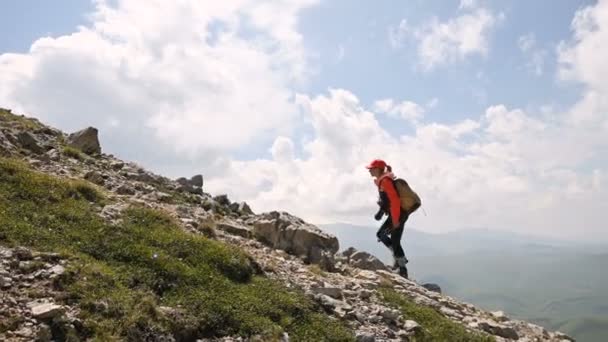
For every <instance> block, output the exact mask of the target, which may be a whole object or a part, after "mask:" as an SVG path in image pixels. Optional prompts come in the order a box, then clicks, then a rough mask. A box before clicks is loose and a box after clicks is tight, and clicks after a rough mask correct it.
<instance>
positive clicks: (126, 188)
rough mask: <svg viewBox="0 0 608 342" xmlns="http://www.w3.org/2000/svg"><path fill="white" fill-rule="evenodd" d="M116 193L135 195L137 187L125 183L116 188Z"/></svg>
mask: <svg viewBox="0 0 608 342" xmlns="http://www.w3.org/2000/svg"><path fill="white" fill-rule="evenodd" d="M116 193H117V194H119V195H135V189H133V187H131V186H130V185H128V184H126V183H125V184H122V185H120V186H119V187H118V188H116Z"/></svg>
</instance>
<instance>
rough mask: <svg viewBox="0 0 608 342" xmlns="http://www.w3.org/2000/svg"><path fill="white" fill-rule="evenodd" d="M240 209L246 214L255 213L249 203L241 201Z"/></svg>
mask: <svg viewBox="0 0 608 342" xmlns="http://www.w3.org/2000/svg"><path fill="white" fill-rule="evenodd" d="M238 211H239V212H240V213H242V214H245V215H254V213H253V210H251V208H250V207H249V205H248V204H247V203H245V202H241V203H240V204H239V208H238Z"/></svg>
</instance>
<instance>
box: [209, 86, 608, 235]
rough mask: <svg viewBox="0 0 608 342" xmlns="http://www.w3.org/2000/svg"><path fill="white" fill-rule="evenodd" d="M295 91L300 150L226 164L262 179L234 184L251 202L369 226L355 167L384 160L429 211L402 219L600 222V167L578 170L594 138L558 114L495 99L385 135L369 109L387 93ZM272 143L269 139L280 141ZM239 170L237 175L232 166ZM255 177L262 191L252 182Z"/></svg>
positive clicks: (361, 174) (546, 224) (515, 224)
mask: <svg viewBox="0 0 608 342" xmlns="http://www.w3.org/2000/svg"><path fill="white" fill-rule="evenodd" d="M298 99H299V100H298V103H299V105H300V106H301V107H302V109H303V112H304V115H305V116H306V117H308V118H309V119H310V120H311V122H313V126H314V132H315V137H314V139H313V140H311V141H308V142H306V143H304V144H303V146H302V148H303V149H304V150H305V151H306V153H305V154H304V155H303V156H302V157H300V158H294V159H292V160H290V162H288V163H287V162H278V161H277V158H274V160H256V161H251V162H234V163H233V164H232V168H231V169H230V170H231V171H230V172H229V173H228V176H227V177H228V178H230V179H231V180H232V181H233V182H235V183H238V184H241V181H240V180H241V179H242V183H245V184H246V183H247V182H248V181H249V180H250V179H252V178H254V179H255V178H256V176H255V175H259V176H260V177H261V178H262V179H264V181H263V182H259V183H258V184H257V185H256V184H253V183H251V182H250V183H249V184H250V185H251V188H243V187H242V186H241V187H240V188H239V189H240V190H242V191H243V193H247V194H249V195H250V197H246V198H247V200H249V201H251V203H252V204H253V205H254V206H255V207H256V208H257V209H258V210H272V209H276V208H281V209H284V210H288V211H291V212H293V213H296V214H297V215H300V216H302V217H306V218H309V219H310V220H312V221H315V222H330V221H346V222H352V223H358V224H362V223H363V224H365V223H369V224H373V221H372V219H371V218H370V217H371V215H372V214H373V212H374V209H375V208H374V206H375V204H374V198H375V196H376V190H375V189H374V185H373V183H372V181H371V179H370V177H369V174H368V173H367V170H365V168H364V165H365V164H366V163H367V162H369V160H371V159H374V158H383V159H385V160H386V161H387V162H389V164H391V165H392V166H393V168H394V170H395V171H396V172H397V174H398V175H400V176H403V177H405V178H406V179H407V180H408V181H409V182H410V184H412V186H413V187H414V188H415V189H416V191H418V192H419V193H420V194H421V196H422V197H423V201H424V206H425V210H426V211H427V212H428V216H424V215H423V214H422V213H420V214H417V215H415V216H414V217H412V219H411V220H410V221H409V223H408V225H410V226H414V227H417V228H421V229H425V230H428V231H445V230H447V229H455V228H459V227H493V228H503V229H510V230H520V231H521V232H523V233H535V234H537V233H538V234H543V233H545V234H548V235H561V236H564V237H565V236H579V237H580V235H581V234H582V235H587V236H588V235H589V234H596V233H598V232H599V231H600V229H601V227H602V225H603V221H601V220H599V217H600V216H601V211H602V210H605V209H606V208H605V203H607V202H606V199H608V193H606V191H605V190H602V189H601V188H600V187H599V185H600V184H601V183H600V182H601V181H602V171H601V170H599V169H596V170H595V171H591V172H583V171H581V170H580V168H581V167H584V166H585V165H586V164H587V163H588V162H589V161H590V160H593V158H596V157H597V154H598V153H599V151H600V150H598V148H599V146H598V145H597V143H598V141H595V140H594V139H589V137H588V136H587V135H588V133H589V132H586V131H577V130H572V127H571V126H570V125H569V124H568V120H567V115H555V117H554V120H552V121H550V122H547V121H544V120H541V118H540V117H539V116H537V115H534V114H533V113H527V112H525V111H524V110H522V109H509V108H507V107H506V106H504V105H495V106H490V107H488V108H487V109H486V110H485V112H484V113H481V115H479V117H478V118H477V119H465V120H462V121H460V122H456V123H454V124H441V123H433V122H430V123H420V124H418V125H417V126H416V130H415V133H413V134H409V135H403V136H391V135H390V134H389V133H388V132H387V131H386V129H385V128H384V127H382V125H380V123H379V121H378V117H377V115H378V112H376V109H377V108H390V107H391V106H389V105H387V103H388V102H389V101H384V102H382V101H380V102H379V103H376V104H375V105H374V107H376V108H375V109H372V110H369V109H366V108H365V107H364V106H363V105H362V104H361V103H360V101H359V100H358V98H357V97H356V95H354V94H353V93H351V92H349V91H347V90H344V89H330V91H329V92H328V94H326V95H318V96H316V97H314V98H311V97H309V96H306V95H299V96H298ZM392 104H394V103H392ZM281 141H282V142H280V141H279V140H277V142H275V146H278V145H280V144H284V143H286V141H283V139H281ZM285 145H286V146H290V147H289V148H288V149H292V147H291V143H286V144H285ZM607 145H608V142H606V141H604V142H603V143H602V146H603V147H604V148H606V147H608V146H607ZM273 149H274V148H273ZM244 169H246V170H248V172H247V173H246V174H244V173H240V172H239V170H244ZM252 175H253V176H252ZM235 179H236V180H235ZM227 184H228V183H226V182H223V181H221V180H219V179H218V180H216V181H215V182H214V184H213V186H214V187H217V189H218V190H220V191H224V190H229V188H227V187H228V186H229V185H227ZM262 184H263V186H264V190H263V191H257V190H255V189H256V186H262ZM241 198H245V197H241ZM598 199H603V201H604V202H601V201H599V202H595V201H597V200H598ZM602 203H604V204H602ZM564 207H568V208H573V209H574V208H576V209H575V210H580V213H581V215H583V214H584V215H587V216H585V217H588V220H586V224H585V226H584V227H581V226H577V228H576V229H578V230H577V231H576V232H575V231H573V230H572V229H573V226H572V225H573V220H572V219H571V217H570V216H571V214H572V212H571V211H570V210H563V209H564Z"/></svg>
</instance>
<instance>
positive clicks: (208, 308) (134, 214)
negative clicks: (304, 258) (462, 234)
mask: <svg viewBox="0 0 608 342" xmlns="http://www.w3.org/2000/svg"><path fill="white" fill-rule="evenodd" d="M110 198H111V197H110V196H106V194H105V192H104V190H103V189H101V188H97V187H96V186H94V185H92V184H91V183H89V182H87V181H84V180H69V179H60V178H57V177H52V176H49V175H46V174H41V173H38V172H34V171H32V170H31V169H30V168H29V167H28V166H27V165H25V164H23V163H22V162H20V161H17V160H11V159H5V158H0V222H1V223H2V224H1V225H0V245H5V246H10V247H15V246H27V247H30V248H33V249H35V250H37V251H41V252H58V253H60V254H62V256H63V257H65V258H67V259H68V260H69V261H70V262H69V267H68V269H67V272H65V273H64V274H63V275H61V276H60V277H59V278H57V279H56V280H55V284H54V286H55V287H56V288H57V289H58V290H59V291H60V293H61V295H59V296H57V297H56V298H55V301H57V302H58V303H62V304H68V305H71V306H77V307H78V308H79V309H80V317H79V318H80V319H81V321H82V326H81V325H78V326H77V327H73V328H71V329H68V330H65V329H64V328H65V327H64V326H62V328H61V329H59V328H58V327H52V328H53V331H54V334H60V336H55V337H56V338H59V339H60V340H68V341H69V340H82V339H88V338H91V339H92V340H94V341H124V340H127V341H142V340H149V339H150V338H152V337H154V338H158V337H159V336H163V335H167V336H173V337H175V338H176V339H177V340H178V341H192V340H195V339H197V338H203V337H213V336H225V335H232V336H234V335H240V336H254V335H257V336H259V340H263V341H278V340H279V338H280V336H281V335H282V333H283V332H288V333H289V336H290V340H292V341H353V340H354V336H353V332H352V331H351V330H350V329H349V328H348V327H347V325H346V324H345V323H344V322H341V321H339V320H336V319H335V318H331V317H330V316H328V315H327V314H326V313H325V311H323V309H322V308H321V307H319V306H318V304H316V302H315V301H313V300H311V299H310V298H309V297H307V296H305V295H304V294H303V293H302V292H301V291H299V290H294V289H288V288H287V287H285V286H283V285H282V284H279V283H277V282H275V281H272V280H270V279H268V278H266V277H264V276H263V275H262V274H261V272H258V271H257V270H258V268H257V266H256V265H255V262H253V261H252V260H251V259H250V257H249V256H248V255H246V254H245V253H244V252H242V251H241V250H240V249H238V248H236V247H233V246H230V245H227V244H224V243H222V242H219V241H216V240H213V239H209V238H207V237H205V236H202V235H200V236H199V235H192V234H189V233H186V232H184V231H183V230H181V229H180V228H179V227H178V225H177V223H176V222H175V221H174V220H173V219H172V218H171V217H170V216H168V215H167V214H165V213H163V212H160V211H156V210H151V209H148V208H145V207H141V206H135V205H134V206H131V207H130V208H128V209H127V210H126V211H124V212H123V214H122V217H121V219H122V220H121V223H120V224H118V225H109V224H108V223H106V222H105V221H103V220H102V219H101V218H100V217H99V216H98V215H97V213H98V212H99V211H100V210H101V208H102V207H103V206H104V205H106V204H111V199H110ZM384 294H385V298H384V299H385V300H386V301H387V302H388V303H390V304H391V305H393V306H396V307H398V308H400V309H401V311H402V312H403V315H404V317H407V319H414V320H416V321H418V322H419V323H420V324H421V325H422V326H423V327H424V329H423V330H422V331H420V332H419V333H418V335H417V339H416V340H418V341H444V340H446V339H448V338H454V337H458V340H462V341H491V340H493V339H492V338H491V337H482V336H481V335H476V334H475V335H474V334H471V333H469V332H467V331H466V330H465V329H464V328H463V326H462V325H460V324H457V323H455V322H452V321H450V320H448V319H446V318H444V317H443V316H442V315H441V314H439V313H438V312H437V311H436V310H434V309H431V308H426V307H422V306H419V305H417V304H414V302H412V301H411V300H410V299H407V298H405V297H402V296H401V295H399V294H397V293H396V292H391V291H389V290H385V292H384ZM57 324H59V323H57ZM8 325H10V324H8ZM8 325H7V324H4V322H2V319H1V318H0V333H3V332H4V331H3V329H8ZM58 330H61V331H59V332H58Z"/></svg>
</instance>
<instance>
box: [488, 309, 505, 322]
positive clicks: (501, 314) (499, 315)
mask: <svg viewBox="0 0 608 342" xmlns="http://www.w3.org/2000/svg"><path fill="white" fill-rule="evenodd" d="M492 316H494V318H495V319H496V320H497V321H498V322H506V321H508V320H509V318H508V317H507V316H506V315H505V313H504V312H503V311H494V312H492Z"/></svg>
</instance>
